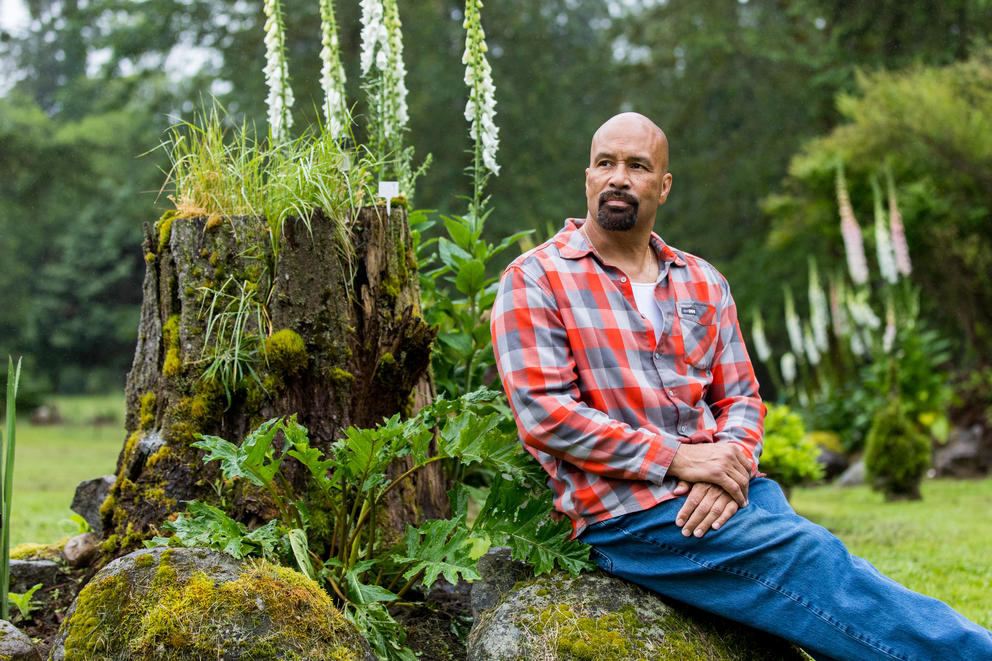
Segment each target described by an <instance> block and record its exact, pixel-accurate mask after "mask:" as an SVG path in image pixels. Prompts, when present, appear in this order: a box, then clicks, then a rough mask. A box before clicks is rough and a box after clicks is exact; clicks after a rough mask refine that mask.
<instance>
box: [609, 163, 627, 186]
mask: <svg viewBox="0 0 992 661" xmlns="http://www.w3.org/2000/svg"><path fill="white" fill-rule="evenodd" d="M629 175H630V171H629V170H627V166H626V165H624V164H623V163H617V166H616V167H615V168H613V173H612V174H611V175H610V181H609V184H610V186H612V187H613V188H629V187H630V176H629Z"/></svg>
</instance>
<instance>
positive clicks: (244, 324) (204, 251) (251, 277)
mask: <svg viewBox="0 0 992 661" xmlns="http://www.w3.org/2000/svg"><path fill="white" fill-rule="evenodd" d="M267 231H268V230H267V226H266V224H265V222H264V221H263V220H262V219H260V218H253V217H232V218H223V219H222V218H220V217H217V216H213V217H211V218H175V219H174V220H173V219H172V218H171V217H170V216H169V215H168V214H167V215H166V216H163V218H162V220H160V221H159V223H158V224H157V225H156V226H155V227H154V228H150V227H148V226H146V229H145V234H146V238H145V242H144V249H145V258H146V263H147V271H146V274H145V281H144V292H143V294H144V302H143V304H142V308H141V321H140V328H139V339H138V344H137V347H136V349H135V356H134V363H133V365H132V368H131V372H130V373H129V374H128V379H127V419H126V422H125V425H126V428H127V433H128V439H127V441H126V443H125V445H124V448H123V450H122V451H121V454H120V457H119V459H118V462H117V480H116V482H115V484H114V486H113V487H112V489H111V492H110V497H109V498H108V500H107V502H106V503H105V504H104V507H103V508H101V514H102V516H103V521H104V530H105V534H106V535H109V536H110V537H108V544H107V545H105V548H107V550H111V549H115V550H121V551H123V550H127V549H130V548H133V547H135V546H136V545H137V544H138V543H139V542H140V541H141V540H142V539H144V538H147V537H148V536H150V535H151V534H153V533H156V532H158V531H159V525H160V524H161V522H162V521H163V520H165V519H166V518H167V517H168V516H169V515H171V514H172V513H173V512H176V511H179V510H182V509H183V502H184V501H188V500H192V499H200V500H206V501H216V500H217V499H218V494H223V497H224V500H225V506H226V508H227V509H229V510H231V511H233V512H234V514H235V516H236V517H237V518H240V519H241V520H243V521H245V522H246V523H249V524H253V523H257V522H259V521H262V520H266V519H268V518H271V516H272V515H273V511H272V510H271V507H270V506H269V504H268V503H267V502H266V500H265V497H264V495H262V494H260V493H259V492H258V491H256V490H254V489H247V488H235V489H233V491H232V490H231V488H230V486H229V485H228V486H225V485H224V484H223V483H222V481H221V480H220V479H219V472H218V468H217V464H216V462H211V463H210V464H204V463H203V461H202V457H203V453H202V452H201V451H200V450H197V449H195V448H191V447H190V443H192V442H194V441H195V440H196V434H208V435H215V436H220V437H222V438H225V439H227V440H229V441H231V442H234V443H238V442H240V441H241V440H242V439H243V438H244V436H245V435H246V434H247V433H248V431H250V430H251V429H252V428H253V427H254V426H256V425H257V424H258V423H260V422H262V421H264V420H267V419H269V418H273V417H277V416H288V415H293V414H295V415H296V416H297V419H298V421H299V422H300V423H301V424H302V425H304V426H305V427H307V428H308V429H309V431H310V439H311V444H312V446H313V447H317V448H320V449H321V450H323V451H324V452H325V453H326V452H327V451H328V449H329V447H330V444H331V443H332V442H333V441H334V440H335V439H336V438H337V437H338V436H339V435H340V434H341V432H342V431H343V430H344V429H345V428H346V427H348V426H350V425H354V426H359V427H370V426H374V425H375V424H376V423H378V422H380V421H381V420H382V419H383V418H384V417H387V416H390V415H392V414H394V413H397V412H402V413H404V414H409V413H411V412H412V411H413V410H415V409H416V408H418V407H419V406H420V405H423V403H425V402H426V401H427V400H429V399H430V397H431V395H432V394H433V393H432V391H433V388H432V387H431V384H430V382H429V375H428V371H427V370H428V366H429V359H430V344H431V341H432V340H433V338H434V333H435V331H434V330H433V329H432V328H430V327H429V326H428V325H427V323H426V322H425V321H424V320H423V318H422V316H421V309H420V294H419V289H418V282H417V273H416V261H415V258H414V255H413V248H412V241H411V237H410V230H409V224H408V221H407V215H406V211H405V210H403V209H402V208H397V209H393V211H392V213H391V214H389V215H388V216H387V213H386V209H385V208H384V207H367V208H363V209H362V210H361V211H360V212H359V213H358V215H357V217H355V218H353V219H349V220H348V221H347V222H345V223H339V222H337V221H335V220H333V219H329V218H327V217H325V216H323V215H322V214H320V213H319V212H315V213H314V214H313V216H312V217H311V218H310V219H309V222H308V223H305V222H304V221H302V220H300V219H290V220H287V221H286V222H285V224H284V228H283V233H282V237H281V240H280V242H279V247H278V256H277V257H276V258H273V249H272V246H271V242H270V240H269V238H268V235H267ZM273 264H274V266H273ZM217 292H220V293H219V294H218V293H217ZM239 307H240V308H241V309H242V310H243V311H246V312H247V314H242V315H240V317H239V315H238V314H236V311H237V310H238V309H239ZM236 328H243V332H242V333H241V335H242V338H241V340H240V341H237V340H235V339H233V338H234V337H235V336H236V333H234V332H233V329H236ZM259 328H261V333H259ZM225 338H226V339H225ZM260 338H267V339H265V340H264V342H263V341H262V340H261V339H260ZM218 342H219V343H218ZM205 346H206V347H207V351H206V352H205V351H204V347H205ZM211 355H213V356H214V358H213V359H211ZM238 355H240V356H241V358H240V360H235V357H236V356H238ZM217 356H221V357H223V358H225V359H224V360H218V359H217ZM225 366H226V367H225ZM213 370H218V371H217V372H214V371H213ZM225 373H226V374H227V377H226V378H220V377H219V376H217V375H223V374H225ZM211 374H215V376H213V377H212V376H211ZM292 463H293V464H294V465H295V462H292ZM295 468H296V473H293V472H292V471H293V466H290V467H289V472H290V474H291V483H292V485H293V487H294V489H298V490H299V491H298V493H303V492H304V489H305V487H304V483H305V475H304V474H303V473H304V472H305V471H304V470H303V469H302V467H301V466H299V465H295ZM394 470H402V467H394ZM225 489H226V491H225ZM394 494H395V495H394V497H393V502H391V503H390V504H389V507H388V508H386V509H387V511H388V512H389V515H390V517H391V520H390V521H388V522H387V525H389V526H391V527H392V528H394V529H396V530H399V529H401V528H402V526H403V525H404V523H405V522H413V521H416V520H419V519H420V518H421V517H428V518H433V517H438V516H441V515H443V514H445V513H446V508H447V499H446V497H445V484H444V479H443V476H442V473H441V472H440V468H439V467H437V464H434V465H432V466H431V467H428V469H426V470H425V471H422V472H420V473H419V474H418V475H417V476H415V478H414V479H412V480H411V481H410V484H409V485H408V486H407V488H406V489H405V490H403V489H397V490H394ZM391 495H393V494H391Z"/></svg>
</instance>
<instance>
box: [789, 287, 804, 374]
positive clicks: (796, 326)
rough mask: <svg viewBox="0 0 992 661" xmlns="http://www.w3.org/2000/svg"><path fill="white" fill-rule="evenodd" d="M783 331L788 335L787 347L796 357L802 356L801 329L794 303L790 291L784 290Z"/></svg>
mask: <svg viewBox="0 0 992 661" xmlns="http://www.w3.org/2000/svg"><path fill="white" fill-rule="evenodd" d="M785 330H786V331H787V332H788V334H789V345H790V346H791V347H792V351H793V352H794V353H795V354H796V355H797V356H800V357H801V356H802V355H803V329H802V323H801V322H800V321H799V315H797V314H796V303H795V301H793V300H792V290H791V289H789V288H788V287H786V288H785Z"/></svg>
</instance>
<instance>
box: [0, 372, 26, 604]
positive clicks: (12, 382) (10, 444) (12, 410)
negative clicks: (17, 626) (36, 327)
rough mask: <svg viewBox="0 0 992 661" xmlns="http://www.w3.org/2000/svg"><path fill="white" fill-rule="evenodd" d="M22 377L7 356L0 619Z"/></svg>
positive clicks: (1, 444)
mask: <svg viewBox="0 0 992 661" xmlns="http://www.w3.org/2000/svg"><path fill="white" fill-rule="evenodd" d="M20 379H21V359H20V358H18V359H17V369H16V370H15V369H14V360H13V359H12V358H10V357H9V356H8V357H7V408H6V414H5V415H4V418H5V419H6V429H7V434H6V437H7V442H6V446H4V442H3V436H0V451H2V452H3V471H2V479H3V482H2V483H0V510H2V516H3V519H2V520H0V619H4V620H7V619H9V618H10V604H9V603H8V601H7V593H8V591H9V590H10V500H11V495H12V494H13V491H14V445H15V436H14V428H15V424H14V422H15V418H16V417H17V412H16V400H17V385H18V382H19V381H20Z"/></svg>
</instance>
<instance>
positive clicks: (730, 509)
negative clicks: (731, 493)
mask: <svg viewBox="0 0 992 661" xmlns="http://www.w3.org/2000/svg"><path fill="white" fill-rule="evenodd" d="M737 509H738V507H737V503H735V502H734V501H732V500H731V501H730V502H728V503H727V506H726V507H725V508H724V509H723V512H721V513H720V516H718V517H717V518H716V520H715V521H714V522H713V523H712V524H711V525H710V527H711V528H713V530H718V529H719V528H720V526H722V525H723V524H725V523H726V522H727V521H729V520H730V517H732V516H733V515H735V514H737Z"/></svg>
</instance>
